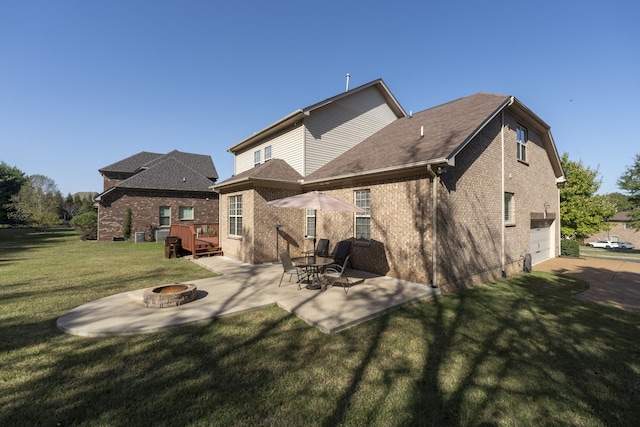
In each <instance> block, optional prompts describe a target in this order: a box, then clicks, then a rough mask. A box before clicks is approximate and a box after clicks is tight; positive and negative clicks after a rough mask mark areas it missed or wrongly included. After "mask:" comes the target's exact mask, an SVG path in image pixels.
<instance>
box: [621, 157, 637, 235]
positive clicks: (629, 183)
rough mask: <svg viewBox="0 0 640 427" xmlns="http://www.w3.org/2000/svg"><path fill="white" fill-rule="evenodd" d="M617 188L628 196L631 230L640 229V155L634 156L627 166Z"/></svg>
mask: <svg viewBox="0 0 640 427" xmlns="http://www.w3.org/2000/svg"><path fill="white" fill-rule="evenodd" d="M618 188H620V189H621V190H624V191H625V192H626V193H627V194H628V195H629V201H630V202H631V206H632V207H631V209H629V215H630V216H631V222H630V223H629V224H630V225H631V226H632V227H633V228H640V154H636V156H635V159H634V163H633V164H632V165H631V166H628V167H627V169H626V170H625V172H624V173H623V174H622V176H620V178H619V179H618Z"/></svg>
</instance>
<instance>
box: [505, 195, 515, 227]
mask: <svg viewBox="0 0 640 427" xmlns="http://www.w3.org/2000/svg"><path fill="white" fill-rule="evenodd" d="M504 223H505V224H515V218H514V206H513V193H504Z"/></svg>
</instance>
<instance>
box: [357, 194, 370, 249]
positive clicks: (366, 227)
mask: <svg viewBox="0 0 640 427" xmlns="http://www.w3.org/2000/svg"><path fill="white" fill-rule="evenodd" d="M354 198H355V202H356V203H355V205H356V206H358V207H361V208H362V209H364V210H365V212H364V213H360V212H356V224H355V228H356V240H371V190H357V191H355V192H354Z"/></svg>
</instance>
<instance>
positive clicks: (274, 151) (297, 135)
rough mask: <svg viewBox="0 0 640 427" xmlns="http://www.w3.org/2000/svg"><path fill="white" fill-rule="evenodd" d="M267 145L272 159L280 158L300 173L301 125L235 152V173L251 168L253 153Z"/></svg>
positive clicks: (301, 151) (302, 137) (253, 159)
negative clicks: (240, 151)
mask: <svg viewBox="0 0 640 427" xmlns="http://www.w3.org/2000/svg"><path fill="white" fill-rule="evenodd" d="M269 146H270V147H271V158H272V159H282V160H284V161H285V162H287V163H288V164H289V165H290V166H291V167H292V168H294V169H295V170H296V171H297V172H298V173H300V174H302V161H303V150H302V147H303V146H304V130H303V126H301V125H300V126H298V127H295V128H291V129H290V130H289V131H287V132H285V133H282V134H278V135H275V136H274V137H272V138H269V139H266V140H264V142H262V144H260V145H254V146H252V147H251V148H249V149H247V150H245V151H243V152H242V153H238V154H236V155H235V157H234V160H235V174H236V175H237V174H239V173H242V172H244V171H247V170H249V169H252V168H253V167H254V166H255V165H254V161H255V158H254V153H255V152H256V151H258V150H262V151H264V149H265V148H266V147H269ZM265 160H266V158H265Z"/></svg>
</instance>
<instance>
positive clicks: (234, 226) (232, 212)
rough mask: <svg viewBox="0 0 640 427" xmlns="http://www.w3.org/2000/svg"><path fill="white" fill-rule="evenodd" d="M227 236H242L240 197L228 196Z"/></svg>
mask: <svg viewBox="0 0 640 427" xmlns="http://www.w3.org/2000/svg"><path fill="white" fill-rule="evenodd" d="M229 235H230V236H242V195H238V196H229Z"/></svg>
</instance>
